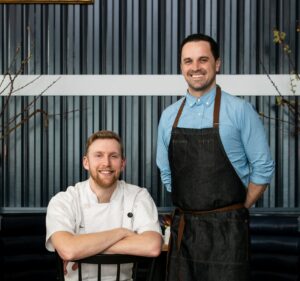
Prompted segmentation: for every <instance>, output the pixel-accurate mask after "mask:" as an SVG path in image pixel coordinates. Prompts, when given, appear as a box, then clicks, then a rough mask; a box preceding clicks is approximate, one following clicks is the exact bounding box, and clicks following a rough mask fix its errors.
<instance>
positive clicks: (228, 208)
mask: <svg viewBox="0 0 300 281" xmlns="http://www.w3.org/2000/svg"><path fill="white" fill-rule="evenodd" d="M244 207H245V206H244V203H237V204H233V205H230V206H226V207H222V208H217V209H213V210H205V211H194V210H186V211H185V210H184V211H183V210H180V212H182V213H185V214H191V215H206V214H210V213H221V212H229V211H234V210H238V209H242V208H244Z"/></svg>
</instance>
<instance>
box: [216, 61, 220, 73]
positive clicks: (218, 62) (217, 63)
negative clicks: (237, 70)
mask: <svg viewBox="0 0 300 281" xmlns="http://www.w3.org/2000/svg"><path fill="white" fill-rule="evenodd" d="M220 68H221V60H220V59H217V60H216V72H217V73H218V72H220Z"/></svg>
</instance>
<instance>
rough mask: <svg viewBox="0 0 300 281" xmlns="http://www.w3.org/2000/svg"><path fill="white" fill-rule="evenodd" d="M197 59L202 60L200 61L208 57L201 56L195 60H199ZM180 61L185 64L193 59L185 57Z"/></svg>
mask: <svg viewBox="0 0 300 281" xmlns="http://www.w3.org/2000/svg"><path fill="white" fill-rule="evenodd" d="M199 59H200V60H202V59H209V56H201V57H198V58H197V60H199ZM182 60H183V61H184V62H185V61H189V60H193V59H192V58H191V57H186V58H183V59H182Z"/></svg>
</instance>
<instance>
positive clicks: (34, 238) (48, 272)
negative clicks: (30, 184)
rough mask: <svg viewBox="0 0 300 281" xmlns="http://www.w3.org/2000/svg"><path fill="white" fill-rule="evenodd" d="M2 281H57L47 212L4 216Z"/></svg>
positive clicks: (0, 222) (0, 227)
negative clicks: (48, 244)
mask: <svg viewBox="0 0 300 281" xmlns="http://www.w3.org/2000/svg"><path fill="white" fill-rule="evenodd" d="M0 280H1V281H19V280H20V281H41V280H43V281H55V280H56V261H55V255H54V253H49V252H48V251H47V250H46V249H45V214H44V213H41V214H36V213H31V214H28V213H27V214H2V215H1V216H0Z"/></svg>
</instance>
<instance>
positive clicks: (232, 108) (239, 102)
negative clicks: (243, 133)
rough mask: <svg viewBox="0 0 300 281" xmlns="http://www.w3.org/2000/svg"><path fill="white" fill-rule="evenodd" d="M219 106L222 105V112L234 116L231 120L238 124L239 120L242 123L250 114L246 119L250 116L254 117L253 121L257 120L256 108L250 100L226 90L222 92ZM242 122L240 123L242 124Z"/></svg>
mask: <svg viewBox="0 0 300 281" xmlns="http://www.w3.org/2000/svg"><path fill="white" fill-rule="evenodd" d="M221 107H223V111H224V113H225V114H226V115H227V116H229V117H230V116H231V118H234V120H232V121H235V122H236V123H238V124H240V123H241V122H242V124H243V122H244V121H246V120H245V119H248V117H250V116H251V118H250V119H249V120H248V121H250V120H251V119H252V118H254V119H255V121H258V119H259V115H258V113H257V111H256V109H255V108H254V106H253V105H252V104H251V103H250V102H248V101H246V100H245V99H242V98H240V97H237V96H233V95H231V94H229V93H227V92H222V100H221ZM231 118H230V119H231ZM242 124H240V125H241V126H243V125H242Z"/></svg>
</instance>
